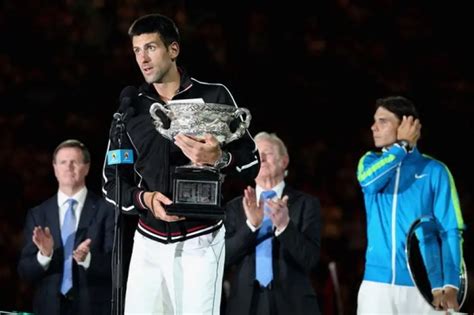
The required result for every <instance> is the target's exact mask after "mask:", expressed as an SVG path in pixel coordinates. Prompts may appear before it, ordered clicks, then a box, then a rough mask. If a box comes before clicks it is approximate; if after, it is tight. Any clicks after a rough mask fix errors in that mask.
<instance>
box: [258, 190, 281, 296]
mask: <svg viewBox="0 0 474 315" xmlns="http://www.w3.org/2000/svg"><path fill="white" fill-rule="evenodd" d="M275 196H276V192H275V191H273V190H267V191H263V192H262V193H261V194H260V200H263V203H264V210H265V212H267V211H270V209H269V208H268V207H267V206H266V204H265V203H266V201H267V200H268V199H272V198H273V197H275ZM272 240H273V231H272V221H271V220H270V218H269V217H268V216H267V214H266V213H264V217H263V222H262V226H261V227H260V229H259V230H258V234H257V247H256V249H255V278H256V280H257V281H258V282H259V283H260V285H261V286H264V287H266V286H268V284H269V283H270V282H271V281H272V279H273V266H272Z"/></svg>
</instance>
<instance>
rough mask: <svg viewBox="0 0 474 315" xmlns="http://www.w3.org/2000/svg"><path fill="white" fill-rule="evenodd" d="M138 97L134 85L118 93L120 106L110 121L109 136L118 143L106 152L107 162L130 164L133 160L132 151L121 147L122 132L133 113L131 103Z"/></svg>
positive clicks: (110, 163)
mask: <svg viewBox="0 0 474 315" xmlns="http://www.w3.org/2000/svg"><path fill="white" fill-rule="evenodd" d="M137 97H138V90H137V88H136V87H134V86H131V85H130V86H127V87H125V88H124V89H123V90H122V92H121V93H120V97H119V101H120V106H119V109H118V111H117V112H116V113H115V114H114V115H113V118H114V121H113V123H112V128H111V133H110V137H111V139H112V141H113V142H114V143H116V144H117V145H118V149H116V150H111V151H109V152H108V153H107V164H108V165H116V164H132V163H133V161H134V157H133V151H132V150H130V149H123V148H121V146H122V133H123V131H124V130H125V124H126V122H127V121H128V119H130V118H131V117H133V115H134V114H135V108H134V107H133V103H134V101H135V99H136V98H137Z"/></svg>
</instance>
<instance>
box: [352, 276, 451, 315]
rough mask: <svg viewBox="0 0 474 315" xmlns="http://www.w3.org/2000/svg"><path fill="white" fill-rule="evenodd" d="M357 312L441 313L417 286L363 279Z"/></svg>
mask: <svg viewBox="0 0 474 315" xmlns="http://www.w3.org/2000/svg"><path fill="white" fill-rule="evenodd" d="M357 314H358V315H369V314H371V315H372V314H373V315H375V314H377V315H380V314H398V315H421V314H424V315H431V314H433V315H435V314H436V315H441V314H446V312H445V311H436V310H435V309H434V308H433V307H431V305H430V304H428V302H427V301H426V300H425V299H424V298H423V296H422V295H421V293H420V292H419V291H418V289H417V288H416V287H409V286H402V285H392V284H388V283H380V282H373V281H366V280H364V281H362V284H361V285H360V288H359V294H358V296H357Z"/></svg>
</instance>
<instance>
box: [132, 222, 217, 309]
mask: <svg viewBox="0 0 474 315" xmlns="http://www.w3.org/2000/svg"><path fill="white" fill-rule="evenodd" d="M224 236H225V228H224V227H221V228H220V229H219V230H218V231H214V232H212V233H209V234H206V235H202V236H199V237H195V238H192V239H189V240H185V241H183V242H177V243H172V244H163V243H159V242H156V241H153V240H151V239H149V238H146V237H144V236H143V235H142V234H140V233H139V232H135V237H134V245H133V251H132V257H131V261H130V267H129V273H128V280H127V287H126V294H125V314H147V315H151V314H186V315H187V314H192V315H195V314H206V315H211V314H216V315H217V314H219V311H220V302H221V291H222V278H223V273H224V258H225V246H224V244H225V243H224V242H225V240H224Z"/></svg>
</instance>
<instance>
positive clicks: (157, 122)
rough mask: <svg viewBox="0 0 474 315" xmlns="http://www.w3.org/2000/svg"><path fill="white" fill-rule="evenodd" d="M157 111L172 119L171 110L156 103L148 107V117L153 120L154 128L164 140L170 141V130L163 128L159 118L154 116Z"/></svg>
mask: <svg viewBox="0 0 474 315" xmlns="http://www.w3.org/2000/svg"><path fill="white" fill-rule="evenodd" d="M157 110H159V111H161V112H163V113H164V114H165V115H166V116H167V117H168V118H169V119H172V113H171V110H170V109H168V108H166V107H165V106H163V104H160V103H158V102H156V103H153V104H151V107H150V115H151V117H152V118H153V124H154V125H155V128H156V129H157V130H158V131H159V132H160V134H162V135H163V136H165V137H166V138H168V139H172V135H171V134H170V129H165V128H163V121H162V120H161V118H160V116H158V115H157V114H156V111H157Z"/></svg>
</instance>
